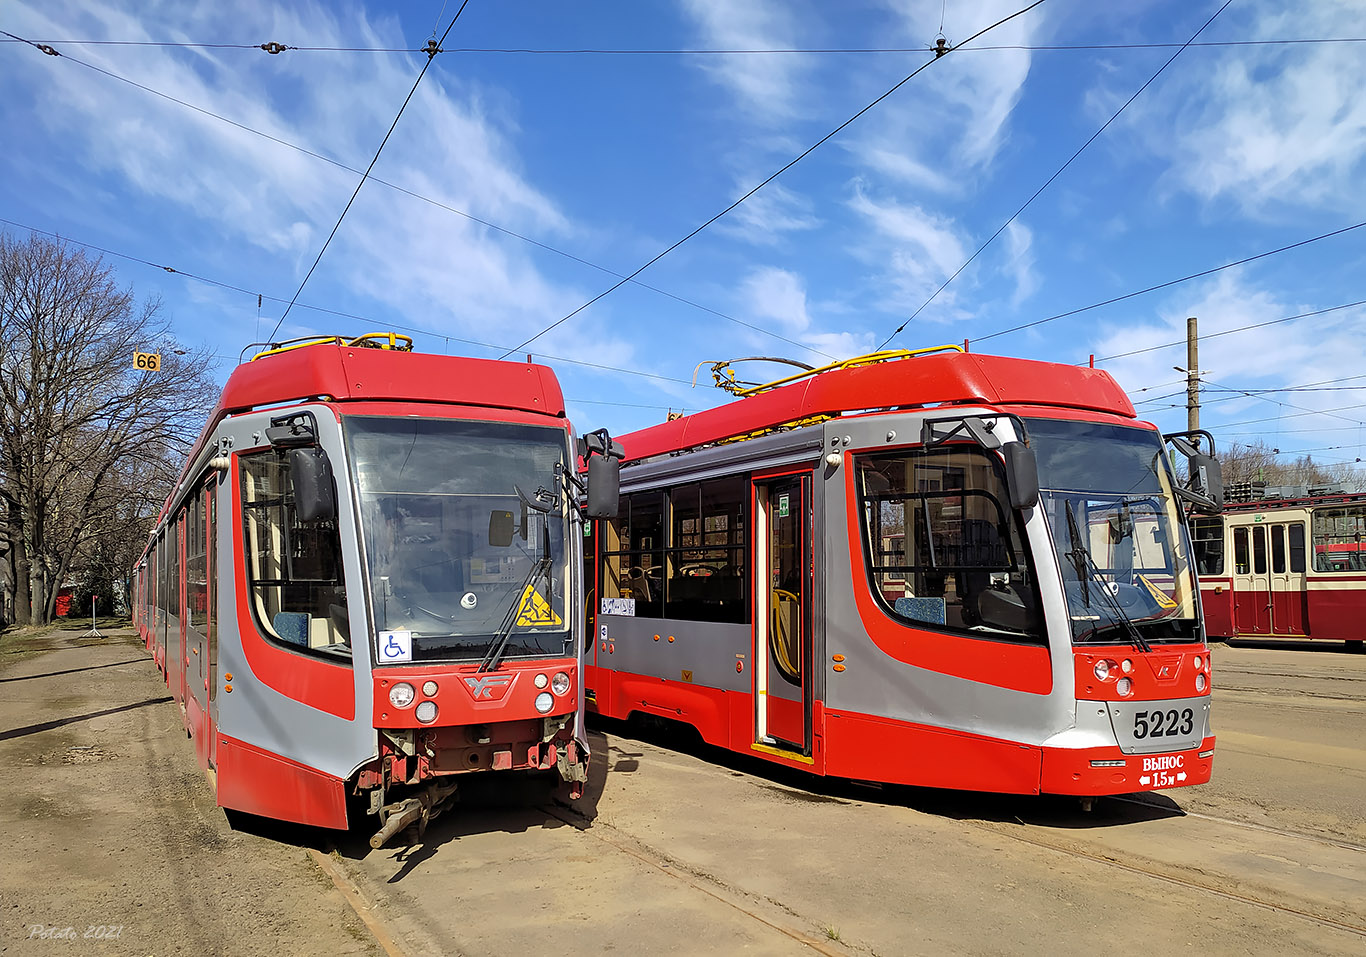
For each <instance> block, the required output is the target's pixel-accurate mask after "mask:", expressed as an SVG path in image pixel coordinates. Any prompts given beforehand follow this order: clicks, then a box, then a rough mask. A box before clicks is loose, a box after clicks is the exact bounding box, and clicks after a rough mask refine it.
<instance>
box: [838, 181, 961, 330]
mask: <svg viewBox="0 0 1366 957" xmlns="http://www.w3.org/2000/svg"><path fill="white" fill-rule="evenodd" d="M849 207H850V209H852V210H853V211H854V212H855V213H857V214H858V215H860V216H862V217H863V218H864V219H865V220H866V221H867V223H868V225H869V226H871V227H872V229H873V231H874V233H875V235H876V242H870V243H869V244H868V246H867V247H865V248H864V249H863V250H862V253H863V255H864V256H865V257H868V258H873V259H875V260H876V261H878V263H879V266H880V268H881V269H882V270H883V271H884V272H885V274H886V275H885V277H884V278H885V280H886V282H888V283H889V284H890V285H891V286H892V288H893V289H894V290H895V295H894V296H893V297H891V302H890V303H889V305H890V306H891V307H892V308H896V309H905V308H907V307H908V306H909V307H910V308H915V307H918V306H919V305H920V303H921V302H922V301H923V300H924V299H925V298H927V297H928V296H929V295H930V294H931V293H933V292H934V291H935V290H936V289H937V288H938V287H939V285H940V283H942V282H943V281H944V280H945V279H947V278H948V277H949V276H951V275H952V274H953V272H954V270H956V269H958V268H959V267H960V266H962V265H963V262H964V260H965V259H966V258H967V252H966V249H965V246H964V243H963V240H962V239H961V238H960V236H959V234H958V231H957V229H956V227H955V226H954V224H953V221H952V220H948V219H945V218H943V217H940V216H936V215H934V214H933V213H929V212H927V211H926V210H924V209H922V208H921V207H919V206H916V205H913V204H909V203H899V202H896V201H894V200H877V199H874V198H872V197H871V196H869V195H868V194H867V192H866V191H865V190H864V189H863V188H861V187H858V188H856V189H855V192H854V196H853V198H852V199H851V200H850V201H849ZM937 301H938V302H939V303H941V304H942V305H945V306H947V305H950V304H951V303H952V302H953V296H952V294H951V293H949V292H946V293H945V294H944V295H942V296H940V298H939V300H937Z"/></svg>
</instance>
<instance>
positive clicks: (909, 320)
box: [878, 0, 1233, 351]
mask: <svg viewBox="0 0 1366 957" xmlns="http://www.w3.org/2000/svg"><path fill="white" fill-rule="evenodd" d="M1232 2H1233V0H1224V4H1223V6H1221V7H1220V8H1219V9H1218V10H1215V11H1214V15H1213V16H1211V17H1210V18H1209V19H1208V20H1206V21H1205V22H1204V24H1203V25H1202V26H1201V27H1200V29H1199V30H1196V31H1195V33H1193V34H1191V38H1190V39H1189V40H1187V41H1186V42H1185V43H1183V44H1181V48H1180V49H1179V50H1177V51H1176V52H1175V53H1173V54H1172V55H1171V56H1170V57H1169V58H1168V59H1167V62H1166V63H1164V64H1162V66H1160V67H1158V69H1157V72H1156V73H1154V74H1153V75H1152V76H1150V77H1148V80H1147V82H1146V83H1144V84H1143V85H1142V86H1140V87H1139V88H1138V89H1137V90H1135V91H1134V95H1133V96H1131V97H1129V98H1128V99H1127V100H1125V101H1124V104H1123V105H1122V106H1120V108H1119V109H1117V110H1115V112H1114V114H1113V115H1111V117H1110V118H1109V119H1108V120H1106V121H1105V123H1104V124H1103V125H1102V126H1101V128H1100V129H1098V130H1096V131H1095V132H1094V133H1092V134H1091V137H1090V138H1089V139H1088V140H1087V141H1086V142H1085V143H1082V144H1081V146H1079V147H1077V151H1076V152H1075V153H1073V154H1072V155H1071V156H1069V157H1068V158H1067V162H1065V163H1063V164H1062V165H1061V166H1059V167H1058V170H1057V172H1055V173H1054V174H1053V175H1052V176H1050V177H1048V179H1046V180H1045V181H1044V183H1043V185H1042V186H1040V187H1039V188H1038V189H1036V190H1035V191H1034V193H1033V194H1032V195H1031V196H1030V197H1029V198H1028V199H1027V200H1025V201H1024V204H1023V205H1021V206H1020V208H1019V209H1017V210H1015V212H1013V213H1011V215H1010V218H1009V219H1007V220H1006V221H1005V222H1004V223H1002V224H1001V226H1000V228H999V229H997V230H996V232H994V233H992V234H991V235H990V236H989V237H987V241H986V242H984V243H982V245H980V246H978V247H977V251H976V252H974V253H973V254H972V255H971V256H969V257H968V259H967V262H965V263H963V265H961V266H959V267H958V268H957V269H956V270H954V273H953V275H952V276H950V277H949V278H948V279H945V280H944V282H943V283H942V284H941V285H940V286H939V288H938V289H936V290H935V291H934V292H933V293H932V294H931V295H930V298H928V299H926V300H925V301H924V302H922V303H921V304H920V308H919V309H917V310H916V311H915V312H913V313H911V314H910V316H909V317H907V319H906V321H905V322H903V323H902V324H901V325H899V326H897V327H896V331H895V332H893V333H892V334H891V335H890V336H888V337H887V338H886V339H884V340H883V341H882V345H880V346H878V351H881V350H883V349H886V348H887V344H888V343H889V342H891V341H892V340H893V339H895V338H896V337H897V336H899V335H900V334H901V331H902V330H903V329H905V328H906V327H907V326H908V325H910V324H911V323H912V322H914V321H915V317H916V316H918V315H920V314H921V313H922V312H924V311H925V308H926V307H927V306H929V304H930V303H932V302H934V301H935V300H936V299H938V298H939V294H940V293H941V292H943V291H944V290H945V289H947V288H948V286H949V283H951V282H953V281H954V280H955V279H957V278H958V276H959V274H960V273H962V271H963V270H964V269H967V268H968V266H970V265H972V263H973V262H974V261H975V260H976V259H977V257H978V256H980V255H981V254H982V253H983V251H984V250H985V249H986V248H987V247H988V246H990V245H991V244H992V243H993V242H995V241H996V237H997V236H1000V235H1001V233H1003V232H1005V231H1006V229H1007V228H1008V227H1009V226H1010V224H1011V223H1013V222H1015V220H1016V219H1017V218H1019V216H1020V214H1021V213H1023V212H1024V211H1025V210H1026V209H1028V208H1029V205H1030V204H1031V203H1033V202H1034V200H1036V199H1038V198H1039V194H1040V193H1042V192H1043V191H1044V190H1046V189H1048V187H1049V186H1051V185H1053V181H1054V180H1056V179H1057V178H1058V177H1059V176H1061V175H1062V174H1063V173H1064V172H1065V171H1066V169H1067V167H1069V166H1071V165H1072V163H1073V162H1074V161H1075V160H1076V158H1077V157H1078V156H1080V155H1081V154H1082V153H1084V152H1085V151H1086V148H1087V147H1088V146H1090V145H1091V144H1092V143H1094V142H1095V141H1096V139H1097V138H1099V136H1100V134H1102V133H1104V132H1105V131H1106V130H1107V129H1109V127H1110V124H1111V123H1113V122H1114V121H1115V120H1117V119H1119V115H1120V114H1121V113H1123V112H1124V111H1125V110H1126V109H1128V107H1129V104H1130V103H1132V102H1133V101H1134V100H1136V99H1138V98H1139V96H1140V95H1142V93H1143V91H1144V90H1146V89H1147V88H1148V87H1150V86H1152V85H1153V83H1154V82H1156V80H1157V78H1158V77H1159V76H1161V75H1162V73H1163V71H1165V70H1166V69H1167V67H1169V66H1171V65H1172V63H1173V62H1175V60H1176V58H1177V57H1179V56H1180V55H1181V54H1182V52H1183V51H1185V49H1186V48H1187V47H1189V46H1190V45H1191V44H1192V43H1194V42H1195V41H1196V39H1197V38H1198V37H1199V36H1200V34H1202V33H1204V32H1205V30H1206V28H1207V27H1209V25H1210V24H1211V23H1213V22H1214V20H1215V17H1218V16H1219V14H1221V13H1223V12H1224V9H1225V8H1226V7H1227V6H1228V5H1229V4H1230V3H1232ZM986 338H991V337H990V336H987V337H986Z"/></svg>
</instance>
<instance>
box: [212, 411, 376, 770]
mask: <svg viewBox="0 0 1366 957" xmlns="http://www.w3.org/2000/svg"><path fill="white" fill-rule="evenodd" d="M296 409H311V410H312V411H313V413H314V415H315V416H316V417H317V420H318V433H319V434H318V444H319V445H320V446H322V448H323V450H324V451H326V452H327V455H328V458H330V459H331V460H332V469H333V473H334V474H335V475H336V477H337V512H338V515H337V525H338V531H339V533H340V535H341V540H342V574H343V577H344V581H345V582H346V589H347V593H348V598H349V599H350V600H349V601H348V602H347V609H348V612H349V618H350V624H351V634H353V635H367V634H369V624H368V623H367V621H366V614H367V612H366V603H365V602H364V601H363V600H357V599H358V598H359V597H360V596H362V595H364V594H365V590H364V587H363V584H362V583H363V581H364V579H363V578H362V576H361V565H360V561H361V556H360V549H359V548H358V547H357V546H356V542H357V541H358V529H357V524H356V504H355V501H354V497H353V495H352V490H351V485H350V482H348V481H347V480H346V476H347V475H348V474H349V468H348V462H347V458H346V455H345V451H344V449H343V446H342V439H341V432H340V428H339V425H338V423H337V420H336V417H335V416H334V415H333V413H332V410H331V409H329V408H327V407H326V406H322V405H304V406H291V407H290V411H295V410H296ZM279 414H280V410H278V409H276V410H271V411H267V412H259V413H250V414H246V415H240V416H236V417H234V418H231V419H228V420H227V421H225V422H223V423H222V424H221V425H220V426H219V428H218V430H217V431H216V432H215V434H214V441H215V444H216V443H217V441H218V440H220V439H222V438H228V439H230V440H231V447H232V451H233V452H237V453H242V452H250V451H255V450H259V449H262V448H266V447H268V443H267V442H266V440H265V430H266V428H267V427H268V426H269V425H270V419H271V416H272V415H279ZM238 481H239V479H238V473H237V471H236V470H233V471H232V472H230V473H228V474H226V475H224V476H223V477H222V478H221V479H220V481H219V483H218V492H217V494H218V503H217V504H218V528H217V534H218V541H217V551H216V555H215V557H216V559H217V563H216V566H215V567H216V574H217V575H218V621H219V622H221V626H220V628H219V667H218V671H219V682H220V687H219V694H218V695H217V697H216V699H215V701H214V704H215V705H216V706H217V708H216V710H217V714H216V716H215V717H216V720H217V722H218V728H219V730H220V731H222V733H223V734H225V735H227V736H229V737H232V738H236V739H237V740H239V741H243V742H245V743H247V744H251V745H254V746H256V747H258V748H262V749H264V750H266V751H270V752H272V753H274V754H278V755H280V756H281V757H285V758H289V759H290V760H293V761H298V762H299V763H300V764H304V765H307V766H308V767H311V768H316V769H318V770H319V771H323V772H325V773H327V774H331V775H335V776H336V777H339V778H348V777H350V776H351V774H352V773H353V772H354V771H355V770H356V769H357V768H359V767H360V766H361V765H363V764H365V763H366V762H368V761H370V760H373V759H374V758H377V757H378V756H379V747H378V735H377V732H376V731H375V729H374V727H373V726H372V721H371V718H370V715H371V712H372V710H373V708H372V702H371V688H372V687H373V682H372V679H371V667H370V655H369V653H368V651H367V650H366V649H368V648H369V642H368V641H365V642H357V643H356V644H355V646H354V650H355V654H354V658H353V661H352V674H353V684H354V688H355V698H356V716H355V720H351V721H348V720H346V719H345V718H339V717H337V716H336V715H334V714H329V713H328V712H326V711H320V710H318V709H317V708H313V707H310V706H309V705H306V704H303V703H302V702H299V701H296V700H294V699H293V698H291V697H289V696H288V695H285V694H281V693H280V692H278V691H276V690H275V689H273V688H271V687H269V686H268V685H266V684H265V683H264V682H263V681H261V680H260V679H259V678H258V677H256V676H255V675H254V674H253V673H252V671H251V666H250V665H249V663H248V662H247V659H246V656H245V653H244V651H243V649H242V644H241V640H240V638H239V635H238V632H237V628H238V627H247V628H252V627H255V623H254V621H253V619H252V614H251V610H250V609H249V608H240V607H238V605H237V589H236V586H235V584H234V581H235V576H236V574H237V571H238V568H239V567H240V563H241V559H240V558H239V557H238V556H235V555H234V554H233V535H234V532H235V531H237V530H236V529H235V528H234V525H235V523H236V521H238V520H239V519H240V514H239V515H235V514H234V510H233V507H232V502H233V498H234V496H236V495H237V494H238V492H237V483H238ZM286 653H288V654H297V655H299V656H300V657H301V658H302V657H304V656H303V655H302V654H301V653H299V652H294V651H286ZM224 674H232V675H233V676H234V680H233V691H232V693H231V694H224V693H222V687H221V683H222V680H223V677H222V676H223V675H224Z"/></svg>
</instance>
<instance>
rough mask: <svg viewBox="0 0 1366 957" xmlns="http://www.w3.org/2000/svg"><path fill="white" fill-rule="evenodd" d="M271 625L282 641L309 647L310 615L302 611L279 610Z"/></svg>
mask: <svg viewBox="0 0 1366 957" xmlns="http://www.w3.org/2000/svg"><path fill="white" fill-rule="evenodd" d="M270 625H271V627H272V628H274V629H275V633H276V634H277V635H279V636H280V640H281V641H287V642H289V643H290V644H291V645H298V646H299V647H301V648H307V647H308V616H307V615H305V614H304V613H303V612H301V611H277V612H276V613H275V617H274V618H272V619H271V620H270Z"/></svg>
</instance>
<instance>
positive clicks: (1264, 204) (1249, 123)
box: [1133, 0, 1366, 215]
mask: <svg viewBox="0 0 1366 957" xmlns="http://www.w3.org/2000/svg"><path fill="white" fill-rule="evenodd" d="M1361 13H1362V9H1361V4H1360V3H1359V2H1357V0H1321V2H1318V3H1313V4H1304V5H1296V6H1295V7H1294V9H1293V12H1291V11H1289V10H1288V8H1286V7H1285V5H1284V4H1280V3H1275V4H1273V3H1269V2H1263V3H1256V4H1251V5H1249V6H1245V7H1244V8H1243V9H1242V10H1237V9H1230V10H1229V11H1228V13H1226V14H1225V15H1224V17H1223V18H1222V19H1226V20H1234V21H1235V22H1239V24H1240V27H1241V29H1240V33H1241V34H1242V35H1245V36H1249V37H1258V38H1268V39H1281V38H1283V37H1285V36H1287V35H1293V36H1334V35H1341V34H1342V32H1343V24H1345V23H1352V22H1357V21H1359V20H1360V18H1361ZM1225 27H1226V28H1228V27H1229V25H1228V24H1225ZM1202 52H1203V51H1202ZM1187 56H1189V54H1187ZM1204 56H1205V57H1206V59H1202V60H1201V61H1197V62H1191V63H1187V64H1184V65H1183V69H1182V70H1180V71H1173V76H1172V79H1171V80H1170V81H1168V82H1167V83H1166V84H1165V85H1164V86H1163V87H1162V88H1161V89H1160V90H1154V91H1152V92H1153V93H1155V94H1156V95H1155V96H1154V97H1152V98H1151V100H1150V101H1149V102H1148V103H1146V104H1145V108H1144V109H1143V110H1142V111H1141V112H1139V113H1138V114H1137V115H1136V116H1135V118H1134V120H1133V123H1134V125H1135V126H1139V125H1141V128H1142V129H1144V130H1146V131H1147V132H1146V134H1145V139H1146V143H1147V145H1148V148H1149V149H1150V150H1152V151H1153V152H1154V153H1156V154H1157V155H1159V156H1161V157H1163V158H1165V159H1167V160H1168V161H1169V162H1170V163H1171V170H1170V174H1169V178H1170V180H1171V181H1172V182H1174V183H1178V184H1179V185H1180V186H1181V187H1182V188H1184V189H1186V190H1189V191H1190V192H1192V193H1194V194H1196V195H1197V196H1199V197H1200V198H1202V199H1204V200H1207V201H1209V200H1228V201H1230V202H1232V203H1234V204H1236V205H1237V206H1239V207H1241V208H1242V209H1243V210H1244V211H1245V212H1246V213H1248V214H1250V215H1269V214H1273V213H1277V212H1285V211H1288V210H1293V209H1302V208H1303V207H1306V206H1308V207H1317V208H1332V209H1336V208H1339V207H1340V205H1341V204H1342V202H1343V201H1344V199H1347V198H1348V197H1352V196H1355V198H1356V199H1357V200H1359V199H1360V198H1361V194H1360V190H1359V175H1358V174H1359V173H1360V171H1361V169H1362V166H1363V157H1366V98H1364V97H1362V95H1361V91H1362V90H1363V89H1364V88H1366V59H1363V58H1362V56H1361V53H1360V51H1359V50H1358V49H1356V46H1355V45H1354V44H1346V43H1343V44H1333V43H1325V44H1317V45H1310V44H1303V45H1301V44H1296V45H1291V46H1284V47H1278V46H1255V47H1238V48H1234V49H1230V50H1227V51H1222V52H1220V53H1219V54H1217V55H1216V54H1213V53H1209V54H1205V55H1204ZM1210 59H1213V65H1212V66H1211V65H1210ZM1135 105H1137V104H1135Z"/></svg>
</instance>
